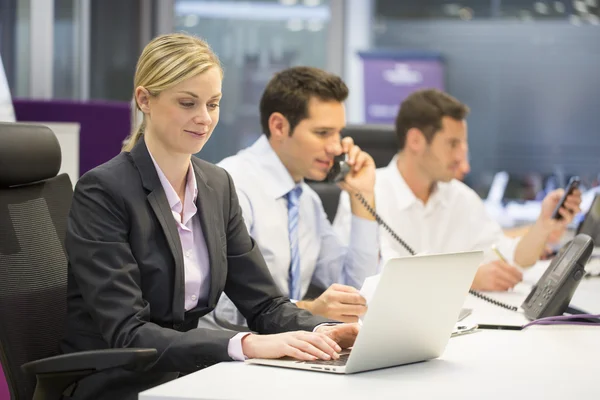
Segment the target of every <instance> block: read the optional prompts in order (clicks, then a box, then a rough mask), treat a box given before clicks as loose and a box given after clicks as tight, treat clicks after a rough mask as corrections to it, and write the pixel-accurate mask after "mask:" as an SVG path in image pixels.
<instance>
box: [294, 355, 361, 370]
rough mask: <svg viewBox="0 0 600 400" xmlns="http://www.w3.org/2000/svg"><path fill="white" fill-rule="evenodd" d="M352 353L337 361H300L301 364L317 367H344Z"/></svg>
mask: <svg viewBox="0 0 600 400" xmlns="http://www.w3.org/2000/svg"><path fill="white" fill-rule="evenodd" d="M348 357H350V353H345V354H340V358H338V359H337V360H333V359H332V360H315V361H298V362H299V363H301V364H316V365H330V366H334V367H342V366H344V365H346V363H347V362H348Z"/></svg>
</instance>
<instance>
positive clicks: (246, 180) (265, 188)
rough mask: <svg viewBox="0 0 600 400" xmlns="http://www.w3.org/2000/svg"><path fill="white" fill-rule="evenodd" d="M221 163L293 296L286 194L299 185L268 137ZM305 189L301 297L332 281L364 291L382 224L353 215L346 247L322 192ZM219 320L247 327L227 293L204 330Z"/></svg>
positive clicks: (374, 268)
mask: <svg viewBox="0 0 600 400" xmlns="http://www.w3.org/2000/svg"><path fill="white" fill-rule="evenodd" d="M218 165H219V166H221V167H223V168H225V169H226V170H227V171H228V172H229V173H230V174H231V176H232V178H233V182H234V184H235V187H236V192H237V194H238V197H239V202H240V206H241V208H242V212H243V216H244V221H245V223H246V226H247V227H248V230H249V232H250V235H251V236H252V237H253V238H254V240H256V242H257V244H258V246H259V248H260V250H261V253H262V255H263V256H264V258H265V261H266V263H267V266H268V268H269V271H270V272H271V275H272V276H273V279H274V281H275V284H276V285H277V287H278V288H279V290H280V291H281V292H282V293H283V294H285V295H286V296H289V286H288V283H289V269H290V262H291V254H290V241H289V232H288V207H287V200H286V197H285V196H286V194H287V193H288V192H289V191H290V190H292V189H293V188H294V186H295V185H296V184H295V183H294V181H293V179H292V177H291V176H290V174H289V172H288V171H287V169H286V168H285V166H284V165H283V163H282V162H281V160H280V159H279V157H278V156H277V154H276V153H275V152H274V151H273V149H272V148H271V145H270V143H269V141H268V139H267V137H266V136H265V135H262V136H261V137H260V138H259V139H258V140H257V141H256V142H255V143H254V144H253V145H252V146H250V147H248V148H246V149H244V150H241V151H240V152H239V153H238V154H236V155H235V156H231V157H228V158H226V159H224V160H223V161H221V162H220V163H219V164H218ZM301 185H302V195H301V196H300V201H299V207H300V210H299V225H298V237H299V249H300V282H301V294H302V296H304V295H305V294H306V292H307V290H308V287H309V285H310V283H311V282H313V283H314V284H316V285H318V286H320V287H322V288H327V287H329V286H330V285H331V284H333V283H342V284H346V285H351V286H354V287H357V288H360V286H361V285H362V283H363V281H364V279H365V278H366V277H368V276H371V275H374V274H376V273H377V272H378V250H379V243H378V238H377V223H376V222H375V221H369V220H366V219H363V218H359V217H356V216H352V217H350V216H349V218H348V223H349V233H348V235H349V243H350V245H349V246H345V245H343V244H342V243H341V241H340V240H339V238H338V237H337V235H336V234H335V233H334V231H333V229H332V227H331V223H330V222H329V221H328V219H327V215H326V214H325V210H324V209H323V204H322V202H321V199H320V198H319V196H318V194H317V193H316V192H315V191H314V190H313V189H311V188H310V186H308V185H307V184H306V183H304V182H302V183H301ZM350 225H351V227H350ZM214 317H216V320H217V322H218V323H217V324H216V326H218V327H224V326H227V323H229V324H234V325H236V326H245V325H246V322H245V320H244V318H243V317H242V316H241V314H239V312H238V311H237V309H236V308H235V306H234V305H233V303H232V302H231V301H230V300H229V298H227V296H225V295H222V296H221V299H220V300H219V303H218V304H217V308H216V309H215V311H214V312H213V313H211V314H210V315H209V316H206V317H204V318H202V319H201V320H200V324H199V326H200V327H203V326H204V327H215V324H214V322H215V321H214V319H213V318H214ZM222 322H225V323H222Z"/></svg>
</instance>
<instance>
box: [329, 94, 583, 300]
mask: <svg viewBox="0 0 600 400" xmlns="http://www.w3.org/2000/svg"><path fill="white" fill-rule="evenodd" d="M468 113H469V108H468V107H467V106H466V105H464V104H462V103H461V102H460V101H458V100H457V99H455V98H454V97H452V96H450V95H448V94H446V93H444V92H441V91H439V90H435V89H426V90H420V91H417V92H414V93H412V94H411V95H410V96H408V97H407V98H406V99H405V100H404V101H403V102H402V104H401V106H400V110H399V112H398V115H397V118H396V127H395V128H396V135H397V137H398V142H399V151H398V153H397V155H396V156H395V157H394V158H393V160H392V161H391V162H390V164H389V165H388V166H387V167H385V168H380V169H378V170H377V183H376V186H375V197H376V199H377V212H378V214H379V215H380V216H381V218H382V219H383V220H384V221H385V222H386V223H387V224H388V225H389V226H390V227H391V228H392V230H393V231H394V232H395V233H396V234H397V235H398V236H399V237H400V238H401V239H403V240H404V241H406V243H407V244H408V245H409V246H410V247H411V248H412V249H414V251H416V252H417V253H423V252H425V253H451V252H459V251H470V250H484V251H486V262H484V263H483V264H482V265H481V266H480V267H479V270H478V271H477V274H476V276H475V280H474V281H473V285H472V289H475V290H498V291H503V290H508V289H510V288H512V287H514V286H515V285H516V284H517V283H519V282H520V281H521V280H522V277H523V275H522V272H521V270H520V269H519V268H517V267H516V266H514V265H512V264H511V263H515V264H517V265H519V266H521V267H527V266H531V265H533V264H534V263H535V262H536V261H537V260H538V259H539V258H540V255H541V254H542V252H543V250H544V248H545V244H546V242H547V241H548V238H549V237H550V236H551V235H552V234H553V233H554V232H562V231H564V228H565V227H566V225H568V224H569V223H570V222H571V221H572V220H573V217H574V215H575V214H576V213H577V212H579V204H580V202H581V193H580V191H579V190H578V189H577V188H573V190H572V191H570V192H571V193H569V194H568V196H564V198H563V193H564V191H563V190H562V189H558V190H555V191H553V192H551V193H549V194H548V195H547V196H546V198H545V199H544V200H543V201H542V207H541V212H540V215H539V217H538V219H537V221H536V222H535V223H534V224H533V225H532V226H531V228H530V229H529V230H528V232H527V233H526V234H525V235H523V237H521V238H518V239H512V238H508V237H506V236H505V235H504V233H503V232H502V229H501V227H500V225H499V224H498V223H496V222H495V221H494V220H492V219H491V218H490V217H489V216H488V214H487V213H486V211H485V208H484V205H483V202H482V201H481V199H480V198H479V196H478V195H477V194H476V193H475V192H474V191H473V190H472V189H470V188H469V187H468V186H466V185H465V184H464V183H462V182H459V181H458V180H456V179H454V178H455V177H456V176H457V173H458V172H459V169H460V168H464V166H463V164H464V162H465V160H466V157H467V123H466V116H467V114H468ZM348 226H349V224H348V196H347V195H345V194H344V193H343V194H342V197H341V199H340V205H339V207H338V211H337V215H336V218H335V221H334V228H335V229H336V232H337V233H338V235H339V236H340V237H342V238H344V237H347V232H348ZM380 241H381V256H382V259H383V260H386V259H389V258H393V257H399V256H407V255H409V252H408V251H407V250H406V248H405V247H404V246H403V245H401V244H400V243H399V242H398V241H397V240H396V239H394V238H393V237H392V236H391V235H390V234H389V233H388V232H386V231H384V230H383V229H382V230H381V236H380ZM492 248H493V249H494V250H495V251H491V250H492Z"/></svg>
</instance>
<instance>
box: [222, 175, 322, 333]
mask: <svg viewBox="0 0 600 400" xmlns="http://www.w3.org/2000/svg"><path fill="white" fill-rule="evenodd" d="M227 177H228V179H229V196H230V202H229V210H228V211H229V223H228V225H227V268H228V272H227V282H226V284H225V293H226V294H227V296H229V298H230V299H231V300H232V301H233V303H234V304H235V306H236V307H237V308H238V310H240V312H241V313H242V315H243V316H244V318H246V320H247V321H248V327H249V328H250V329H251V330H253V331H255V332H259V333H280V332H288V331H295V330H308V331H312V330H313V329H314V328H315V327H316V326H317V325H319V324H321V323H325V322H333V321H330V320H327V319H324V318H321V317H317V316H314V315H312V314H311V313H309V312H308V311H306V310H303V309H300V308H298V307H296V305H295V304H293V303H291V302H290V301H289V299H288V298H286V297H284V296H283V295H282V294H281V293H280V292H279V289H278V288H277V286H276V285H275V282H274V281H273V278H272V277H271V274H270V272H269V269H268V268H267V265H266V263H265V260H264V258H263V256H262V254H261V253H260V250H259V248H258V246H257V245H256V242H255V241H254V239H252V238H251V237H250V235H249V234H248V229H247V228H246V225H245V224H244V219H243V216H242V209H241V207H240V205H239V202H238V198H237V194H236V190H235V187H234V185H233V182H232V180H231V177H230V176H229V174H228V173H227ZM225 215H227V213H226V214H225Z"/></svg>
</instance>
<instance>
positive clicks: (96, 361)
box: [21, 348, 158, 375]
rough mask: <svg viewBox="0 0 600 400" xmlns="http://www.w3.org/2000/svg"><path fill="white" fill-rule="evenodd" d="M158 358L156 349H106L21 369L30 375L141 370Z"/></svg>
mask: <svg viewBox="0 0 600 400" xmlns="http://www.w3.org/2000/svg"><path fill="white" fill-rule="evenodd" d="M157 358H158V352H157V351H156V349H136V348H132V349H105V350H91V351H81V352H77V353H69V354H61V355H59V356H54V357H48V358H43V359H41V360H35V361H31V362H28V363H26V364H23V365H22V366H21V369H22V370H23V371H24V372H27V373H30V374H36V375H38V374H56V373H62V372H71V371H82V370H95V371H102V370H105V369H109V368H117V367H120V368H125V369H127V370H140V369H143V368H144V367H145V366H147V365H148V364H150V363H152V362H153V361H155V360H156V359H157Z"/></svg>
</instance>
